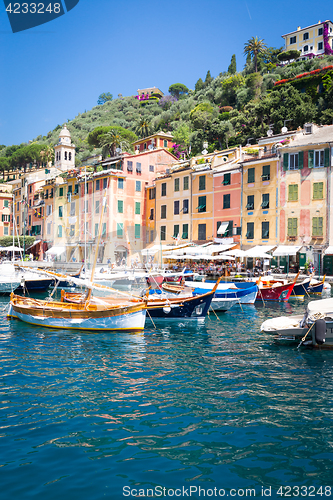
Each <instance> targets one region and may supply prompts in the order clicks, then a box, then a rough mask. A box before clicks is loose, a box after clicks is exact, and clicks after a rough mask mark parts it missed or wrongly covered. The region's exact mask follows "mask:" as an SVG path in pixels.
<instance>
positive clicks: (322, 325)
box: [315, 319, 326, 345]
mask: <svg viewBox="0 0 333 500" xmlns="http://www.w3.org/2000/svg"><path fill="white" fill-rule="evenodd" d="M315 329H316V336H315V339H316V342H317V344H318V345H322V344H324V343H325V337H326V321H325V320H324V319H317V321H316V323H315Z"/></svg>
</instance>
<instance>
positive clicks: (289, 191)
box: [288, 184, 294, 201]
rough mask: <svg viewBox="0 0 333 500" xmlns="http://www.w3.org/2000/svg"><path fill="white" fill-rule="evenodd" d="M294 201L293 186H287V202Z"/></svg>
mask: <svg viewBox="0 0 333 500" xmlns="http://www.w3.org/2000/svg"><path fill="white" fill-rule="evenodd" d="M293 200H294V189H293V185H292V184H289V186H288V201H293Z"/></svg>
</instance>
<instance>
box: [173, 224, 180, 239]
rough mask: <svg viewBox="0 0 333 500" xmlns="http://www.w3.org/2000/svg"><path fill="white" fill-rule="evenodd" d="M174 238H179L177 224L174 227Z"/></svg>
mask: <svg viewBox="0 0 333 500" xmlns="http://www.w3.org/2000/svg"><path fill="white" fill-rule="evenodd" d="M173 237H174V238H178V237H179V224H175V225H174V226H173Z"/></svg>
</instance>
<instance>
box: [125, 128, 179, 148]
mask: <svg viewBox="0 0 333 500" xmlns="http://www.w3.org/2000/svg"><path fill="white" fill-rule="evenodd" d="M173 144H174V140H173V135H172V134H170V133H167V132H157V133H156V134H153V135H150V136H149V137H144V138H143V139H138V140H137V141H135V142H133V146H134V148H135V151H136V152H140V153H142V152H144V151H150V150H154V149H161V148H163V149H170V148H172V146H173Z"/></svg>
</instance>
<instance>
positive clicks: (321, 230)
mask: <svg viewBox="0 0 333 500" xmlns="http://www.w3.org/2000/svg"><path fill="white" fill-rule="evenodd" d="M317 227H318V236H323V218H322V217H318V224H317Z"/></svg>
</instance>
